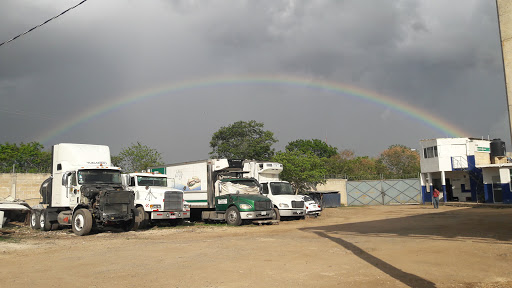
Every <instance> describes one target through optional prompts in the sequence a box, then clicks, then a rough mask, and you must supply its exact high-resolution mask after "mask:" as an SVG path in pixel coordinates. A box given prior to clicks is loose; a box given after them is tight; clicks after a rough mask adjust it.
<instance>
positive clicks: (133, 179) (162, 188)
mask: <svg viewBox="0 0 512 288" xmlns="http://www.w3.org/2000/svg"><path fill="white" fill-rule="evenodd" d="M122 177H123V178H122V182H123V187H124V188H125V189H126V190H130V191H133V192H134V193H135V211H136V216H135V225H134V229H139V228H146V227H147V226H148V225H149V224H156V223H157V222H168V223H170V224H172V225H177V224H182V223H183V221H184V220H185V219H189V218H190V205H189V204H188V203H187V202H186V201H185V200H184V198H183V191H181V190H178V189H174V188H170V187H168V186H167V176H166V175H163V174H160V173H155V172H136V173H128V174H123V175H122Z"/></svg>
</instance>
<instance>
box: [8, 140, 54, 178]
mask: <svg viewBox="0 0 512 288" xmlns="http://www.w3.org/2000/svg"><path fill="white" fill-rule="evenodd" d="M43 149H44V146H43V145H42V144H40V143H38V142H30V143H26V144H25V143H23V142H22V143H20V144H19V146H18V144H15V143H8V142H6V143H4V144H0V172H2V173H9V172H13V168H14V172H16V173H50V172H51V165H52V159H51V158H52V154H51V153H50V152H48V151H43Z"/></svg>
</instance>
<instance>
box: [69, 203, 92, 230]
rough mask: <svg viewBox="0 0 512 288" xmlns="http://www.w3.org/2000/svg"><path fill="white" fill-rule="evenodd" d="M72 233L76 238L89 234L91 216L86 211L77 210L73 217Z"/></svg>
mask: <svg viewBox="0 0 512 288" xmlns="http://www.w3.org/2000/svg"><path fill="white" fill-rule="evenodd" d="M71 226H72V227H73V232H74V233H75V234H76V235H78V236H84V235H87V234H89V232H91V228H92V215H91V212H90V211H89V210H87V209H83V208H82V209H78V210H77V211H76V212H75V214H74V215H73V223H72V224H71Z"/></svg>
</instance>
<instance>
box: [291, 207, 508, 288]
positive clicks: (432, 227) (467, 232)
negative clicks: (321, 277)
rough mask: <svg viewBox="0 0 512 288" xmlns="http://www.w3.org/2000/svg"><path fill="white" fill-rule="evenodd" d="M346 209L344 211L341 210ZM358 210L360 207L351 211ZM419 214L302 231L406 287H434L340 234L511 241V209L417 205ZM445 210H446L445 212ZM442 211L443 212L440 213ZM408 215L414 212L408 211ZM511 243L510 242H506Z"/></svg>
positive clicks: (391, 212) (398, 213)
mask: <svg viewBox="0 0 512 288" xmlns="http://www.w3.org/2000/svg"><path fill="white" fill-rule="evenodd" d="M345 209H346V208H345ZM354 209H360V208H354ZM418 209H421V210H422V211H418V213H421V214H419V215H411V216H405V217H403V216H402V215H403V211H394V210H384V211H383V216H384V217H388V218H387V219H381V220H374V221H364V222H356V223H346V224H337V225H328V226H317V227H308V228H302V229H300V230H301V231H304V232H312V233H315V234H316V235H318V236H320V237H322V238H326V239H329V240H331V241H333V242H335V243H337V244H338V245H340V246H342V247H343V248H345V249H347V250H349V251H351V252H352V253H354V255H356V256H358V257H359V258H360V259H362V260H364V261H366V262H367V263H369V264H370V265H372V266H374V267H376V268H377V269H379V270H381V271H382V272H384V273H386V274H388V275H389V276H391V277H393V278H395V279H397V280H398V281H400V282H402V283H404V284H405V285H408V286H410V287H435V284H434V283H432V282H430V281H428V280H426V279H424V278H421V277H419V276H417V275H414V274H410V273H407V272H405V271H402V270H400V269H398V268H396V267H394V266H393V265H391V264H389V263H387V262H384V261H383V260H381V259H379V258H377V257H375V256H373V255H371V254H370V253H368V252H366V251H364V250H363V249H361V248H359V247H358V246H356V245H354V244H352V243H350V242H348V241H346V240H344V239H343V236H344V235H361V236H375V237H389V236H395V237H396V236H398V237H421V238H429V239H442V240H445V241H446V240H453V241H467V240H468V239H469V240H470V241H475V242H479V241H480V242H492V241H496V240H498V241H510V240H512V229H511V228H512V209H494V208H459V209H450V208H442V209H439V210H434V211H426V210H423V209H429V210H430V209H432V210H433V208H430V207H426V206H418ZM445 209H449V210H448V211H446V210H445ZM443 210H445V211H443ZM411 213H415V212H414V211H411ZM510 244H512V243H510Z"/></svg>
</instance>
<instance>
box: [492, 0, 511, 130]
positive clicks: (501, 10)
mask: <svg viewBox="0 0 512 288" xmlns="http://www.w3.org/2000/svg"><path fill="white" fill-rule="evenodd" d="M496 11H497V14H498V24H499V25H498V26H499V31H500V39H501V40H500V41H501V57H502V59H503V74H504V75H505V93H506V96H507V106H508V119H509V129H510V137H511V139H512V99H511V97H512V3H511V2H510V1H509V0H496Z"/></svg>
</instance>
